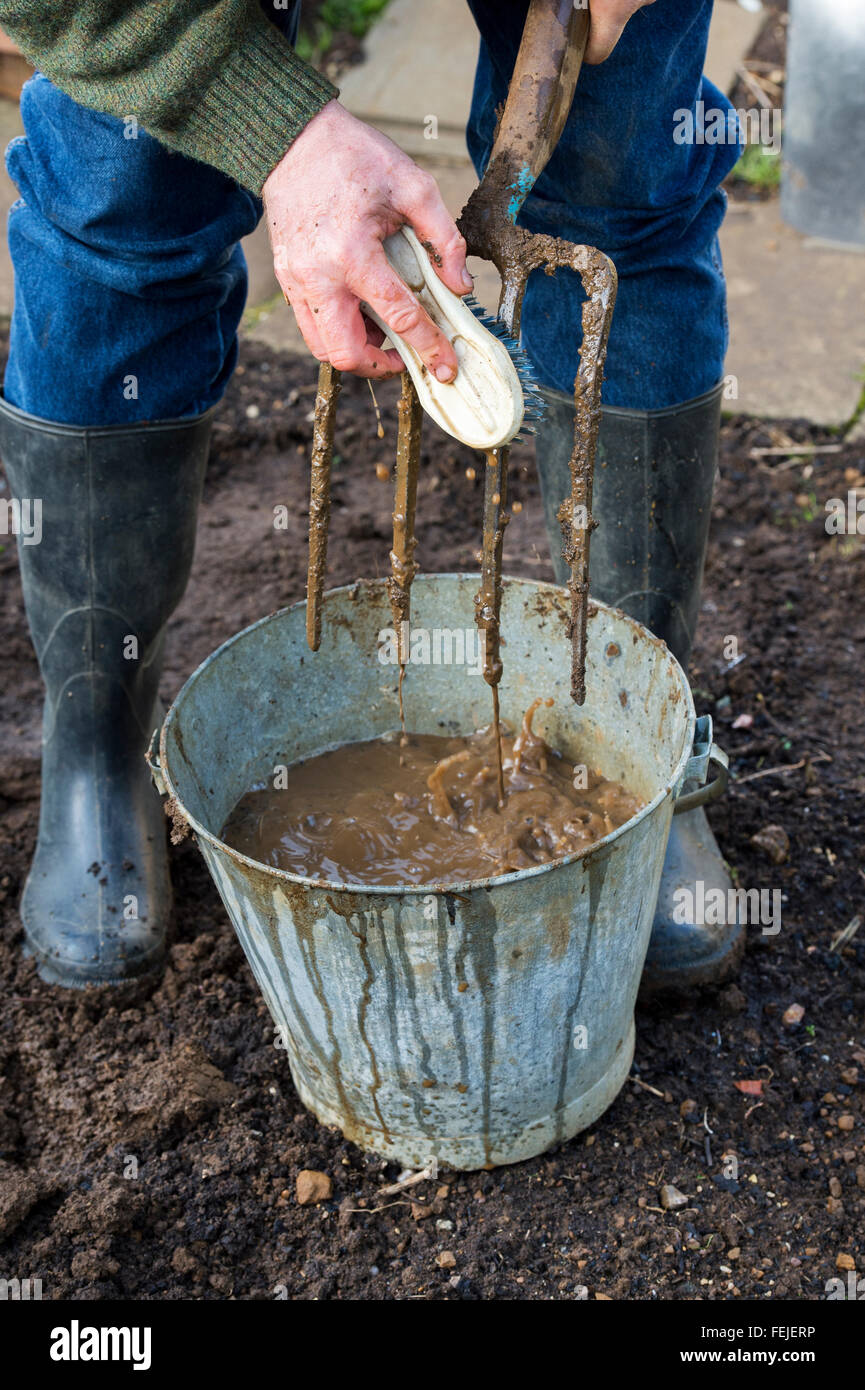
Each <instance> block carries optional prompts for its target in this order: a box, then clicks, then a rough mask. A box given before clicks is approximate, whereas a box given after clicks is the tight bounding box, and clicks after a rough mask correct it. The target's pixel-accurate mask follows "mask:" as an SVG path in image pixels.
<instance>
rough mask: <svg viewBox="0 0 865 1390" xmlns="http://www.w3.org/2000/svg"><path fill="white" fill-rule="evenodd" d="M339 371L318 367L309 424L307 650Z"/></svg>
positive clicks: (321, 572)
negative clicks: (311, 423)
mask: <svg viewBox="0 0 865 1390" xmlns="http://www.w3.org/2000/svg"><path fill="white" fill-rule="evenodd" d="M339 392H340V374H339V372H338V371H337V370H336V368H335V367H332V366H331V365H330V363H329V362H322V364H321V366H320V367H319V369H318V392H317V394H316V397H315V415H314V419H313V426H312V457H311V459H310V475H309V568H308V571H307V580H306V640H307V642H308V643H309V646H310V649H311V650H312V651H314V652H317V651H318V648H319V646H320V644H321V599H322V593H323V591H324V580H325V572H326V569H327V533H328V527H329V525H330V469H331V463H332V461H333V431H334V425H335V423H336V402H337V397H338V396H339Z"/></svg>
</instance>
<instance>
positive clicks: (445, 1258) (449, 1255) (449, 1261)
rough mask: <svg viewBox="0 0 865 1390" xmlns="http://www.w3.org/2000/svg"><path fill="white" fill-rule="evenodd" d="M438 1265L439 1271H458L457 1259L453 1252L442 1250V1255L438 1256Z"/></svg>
mask: <svg viewBox="0 0 865 1390" xmlns="http://www.w3.org/2000/svg"><path fill="white" fill-rule="evenodd" d="M436 1264H437V1265H438V1267H439V1269H456V1267H457V1257H456V1255H455V1254H454V1252H453V1251H452V1250H442V1252H441V1254H440V1255H436Z"/></svg>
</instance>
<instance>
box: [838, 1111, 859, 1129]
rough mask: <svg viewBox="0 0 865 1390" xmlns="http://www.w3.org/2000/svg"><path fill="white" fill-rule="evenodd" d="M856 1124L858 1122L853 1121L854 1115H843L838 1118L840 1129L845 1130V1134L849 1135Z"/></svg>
mask: <svg viewBox="0 0 865 1390" xmlns="http://www.w3.org/2000/svg"><path fill="white" fill-rule="evenodd" d="M855 1123H856V1121H855V1120H854V1119H853V1116H852V1115H848V1114H846V1113H845V1114H843V1115H839V1116H838V1128H839V1129H843V1130H844V1132H845V1133H849V1131H850V1130H851V1129H852V1128H853V1126H854V1125H855Z"/></svg>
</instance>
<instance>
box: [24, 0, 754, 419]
mask: <svg viewBox="0 0 865 1390" xmlns="http://www.w3.org/2000/svg"><path fill="white" fill-rule="evenodd" d="M469 3H470V5H471V8H472V11H473V13H474V15H475V18H476V20H477V22H478V26H479V28H480V31H481V35H482V41H481V50H480V56H479V60H478V69H477V76H476V81H475V90H474V98H473V103H472V114H471V121H470V125H469V131H468V140H469V149H470V152H471V154H472V158H473V159H474V160H475V163H476V165H477V167H478V169H480V168H482V167H483V164H484V161H485V159H486V157H487V155H488V153H489V148H490V145H491V141H492V130H493V125H494V120H495V115H494V113H495V108H496V106H497V105H498V104H499V102H501V101H502V100H503V99H504V95H505V92H506V89H507V82H508V78H509V76H510V72H511V68H512V64H513V59H514V55H515V53H516V49H517V46H518V42H519V36H520V33H521V31H522V23H523V19H524V16H525V10H526V0H509V3H502V2H501V0H469ZM268 12H269V13H270V14H271V15H272V17H275V18H277V19H279V20H280V22H281V23H282V24H283V26H284V27H287V28H290V27H291V26H292V25H293V22H294V18H295V16H294V14H293V13H288V14H286V13H285V12H281V11H277V12H273V11H272V10H268ZM710 12H711V3H710V0H656V4H654V5H652V6H650V7H649V8H648V9H645V10H642V11H639V12H638V13H637V14H636V15H635V17H634V18H633V19H632V20H631V22H630V24H629V25H628V27H627V29H626V30H625V34H624V36H623V38H622V40H621V41H620V43H619V45H618V47H617V49H616V51H615V52H614V54H613V55H612V57H611V58H610V59H608V61H607V62H606V63H604V64H603V65H601V66H600V67H597V68H584V69H583V71H582V73H581V75H580V81H579V84H578V88H577V96H576V99H575V102H574V107H573V110H572V112H571V116H570V118H569V120H568V124H567V126H566V129H565V132H564V135H563V137H562V140H561V142H560V145H559V148H558V149H557V150H556V152H555V154H554V155H553V157H552V159H551V161H550V163H549V165H548V167H547V169H546V171H545V172H544V174H543V175H542V176H541V178H540V179H539V180H538V183H537V185H536V189H535V191H534V192H533V194H532V195H531V196H530V197H529V199H528V200H527V202H526V204H525V207H524V209H523V212H522V214H521V217H520V221H521V222H522V223H523V225H525V226H527V227H529V228H531V229H532V230H535V231H545V232H555V233H556V234H557V235H559V236H565V237H567V238H569V239H570V240H572V241H583V242H588V243H589V244H592V245H595V246H598V247H600V249H601V250H603V251H606V252H607V253H608V254H609V255H610V256H611V257H612V258H613V260H614V261H615V263H616V267H617V269H618V272H619V297H618V302H617V305H616V311H615V315H614V321H613V329H612V333H611V337H610V349H609V354H608V358H607V371H606V381H605V385H604V400H605V401H606V402H607V403H608V404H611V405H619V406H622V405H624V406H632V407H638V408H643V409H649V408H653V407H656V406H664V405H672V404H675V403H677V402H679V401H683V400H688V399H690V398H692V397H693V396H696V395H699V394H700V393H701V392H702V391H704V390H707V389H709V388H710V387H711V386H713V385H714V384H715V382H717V381H718V380H719V378H720V377H721V375H722V366H723V358H724V351H725V348H726V338H727V325H726V315H725V307H724V281H723V273H722V270H721V262H720V256H719V253H718V246H717V229H718V226H719V224H720V221H721V218H722V216H723V212H724V194H723V193H722V192H721V191H720V190H719V187H718V185H719V183H720V181H721V179H722V178H723V177H724V175H725V174H726V173H727V171H728V169H729V168H730V166H731V165H732V163H733V162H734V160H735V158H736V157H737V154H738V150H737V148H736V147H735V146H730V145H726V146H720V145H715V146H710V145H694V146H687V145H676V144H675V143H674V141H673V138H672V131H673V124H674V121H673V112H674V111H675V110H676V109H677V108H691V107H693V105H694V103H695V102H696V101H697V100H698V99H700V98H702V99H703V100H704V101H705V102H706V105H707V107H709V106H715V107H722V108H724V107H726V105H727V102H726V99H725V98H724V97H722V96H721V94H720V93H719V92H718V91H717V90H716V89H715V88H713V87H712V86H711V84H709V83H708V82H707V81H706V80H705V79H704V78H702V76H701V73H702V63H703V58H704V54H705V45H706V34H707V30H708V22H709V15H710ZM21 110H22V116H23V120H24V127H25V135H24V136H23V137H22V138H20V139H18V140H13V141H12V143H11V145H10V146H9V149H8V151H7V156H6V161H7V168H8V170H9V173H10V175H11V177H12V178H13V179H14V180H15V182H16V184H17V185H18V188H19V191H20V194H21V197H20V199H19V200H18V201H17V202H16V203H15V204H14V205H13V207H12V210H11V212H10V215H9V246H10V251H11V255H12V260H13V265H14V269H15V308H14V313H13V318H12V329H11V342H10V354H9V364H8V367H7V371H6V378H5V382H4V391H5V395H6V398H7V399H8V400H9V401H10V402H11V403H12V404H13V405H16V406H18V407H19V408H20V409H22V410H26V411H28V412H29V413H31V414H34V415H38V416H40V417H42V418H43V419H50V420H55V421H59V422H62V423H67V424H78V425H103V424H132V423H136V422H139V421H144V420H154V419H166V418H177V417H180V416H184V415H191V414H197V413H199V412H200V411H202V410H205V409H207V407H208V406H210V405H212V404H213V403H214V402H215V401H217V400H218V399H219V398H220V397H221V395H222V393H223V391H224V390H225V387H226V385H227V383H228V381H229V379H230V376H231V373H232V370H233V368H234V363H235V360H236V355H237V326H238V323H239V321H240V316H241V314H242V312H243V306H244V300H245V295H246V283H247V281H246V266H245V262H244V258H243V253H242V251H241V249H240V247H239V245H238V242H239V239H240V238H241V237H243V236H245V235H247V234H248V233H249V232H251V231H252V230H253V228H254V227H255V225H256V223H257V221H258V219H259V217H260V214H261V205H260V202H259V200H258V199H257V198H255V197H253V195H252V194H251V193H249V192H248V191H247V190H245V189H243V188H240V187H239V186H238V185H237V184H236V183H234V182H233V181H232V180H230V179H228V178H227V177H226V176H225V175H224V174H221V173H219V172H218V171H217V170H215V169H212V168H210V167H209V166H207V165H204V164H199V163H196V162H195V161H194V160H190V159H186V158H184V157H183V156H181V155H177V154H172V153H170V152H169V151H168V150H166V149H164V148H163V147H162V146H161V145H159V144H158V143H157V141H155V140H153V139H152V138H151V137H150V136H149V135H147V133H146V132H144V131H142V130H135V127H134V125H132V124H131V123H128V122H124V121H121V120H117V119H116V118H114V117H111V116H105V115H101V114H98V113H96V112H93V111H90V110H88V109H86V108H84V107H82V106H79V105H77V104H76V103H75V102H73V101H72V100H71V98H69V97H67V96H65V95H64V94H63V93H62V92H60V91H59V90H58V89H57V88H56V87H54V86H53V85H52V83H51V82H49V81H48V80H47V78H45V77H42V76H40V75H37V76H36V77H34V78H33V79H31V81H30V82H28V83H27V85H26V86H25V88H24V92H23V94H22V101H21ZM581 298H582V291H581V286H580V284H579V279H578V277H577V276H576V275H574V274H573V273H572V272H569V271H559V272H557V275H556V277H555V279H554V280H553V279H550V278H549V277H547V276H545V275H543V274H536V275H535V276H533V277H532V280H531V282H530V285H529V289H528V292H527V295H526V303H525V309H524V313H523V336H524V341H525V345H526V348H527V350H528V352H529V355H530V357H531V358H532V360H533V362H534V364H535V367H536V370H537V372H538V375H539V377H540V379H541V380H542V381H543V382H545V383H547V384H549V385H552V386H556V387H558V388H559V389H561V390H565V391H570V390H571V389H572V387H573V380H574V376H575V373H576V365H577V350H578V347H579V340H580V303H581Z"/></svg>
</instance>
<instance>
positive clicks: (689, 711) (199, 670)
mask: <svg viewBox="0 0 865 1390" xmlns="http://www.w3.org/2000/svg"><path fill="white" fill-rule="evenodd" d="M480 578H481V575H480V573H478V572H475V571H465V570H463V571H447V572H445V571H442V572H439V571H429V572H426V573H424V574H418V575H416V576H415V579H414V583H415V584H422V583H424V582H425V581H428V580H431V579H433V580H441V579H455V580H460V581H471V582H473V583H476V582H479V581H480ZM502 586H503V588H504V587H509V588H510V587H514V586H520V587H525V588H527V589H535V590H537V589H543V590H547V591H551V592H553V593H555V594H557V595H566V596H567V598H568V601H570V595H569V592H568V589H567V587H566V586H565V585H563V584H553V583H551V582H550V581H549V580H545V579H529V578H524V577H523V576H522V575H507V576H506V575H503V576H502ZM361 588H371V589H381V590H384V591H385V592H386V590H387V579H384V578H382V579H355V580H353V581H352V583H351V584H340V585H338V586H337V587H336V588H334V589H328V590H326V591H325V593H324V595H323V598H324V599H325V600H327V599H328V598H329V597H331V596H335V595H337V594H349V593H352V592H355V593H356V592H357V590H358V589H361ZM306 604H307V600H306V599H305V598H303V599H298V600H297V601H296V602H295V603H291V604H288V605H287V606H286V607H285V608H277V609H275V610H274V612H272V613H266V614H265V616H264V617H263V618H257V619H256V621H255V622H254V623H250V624H249V625H248V626H247V627H244V628H241V629H240V631H239V632H235V633H233V634H232V636H231V637H227V638H226V640H225V641H224V642H221V643H220V645H219V646H218V647H216V648H215V649H214V650H213V651H212V652H211V653H210V655H209V656H207V657H205V659H204V661H202V662H201V663H200V664H199V665H198V666H197V667H196V668H195V670H194V671H193V672H192V674H191V675H190V676H188V677H187V679H186V680H185V681H184V683H183V685H182V686H181V688H180V690H179V691H178V692H177V695H176V696H175V697H174V699H173V700H172V702H171V705H170V706H169V708H168V710H167V712H166V714H165V716H164V718H163V720H162V725H161V728H160V730H159V775H160V777H161V780H162V782H163V784H164V788H165V793H166V796H167V798H168V802H170V803H171V804H172V805H173V807H174V810H175V813H176V814H179V816H180V817H181V819H182V820H184V821H185V822H186V824H187V825H188V826H189V828H190V830H191V831H192V832H193V833H194V834H195V835H196V837H197V838H199V839H203V840H206V841H207V843H208V844H209V845H210V846H211V848H212V849H213V850H215V851H217V852H218V853H220V854H223V855H225V856H227V857H228V858H229V859H232V860H234V862H235V863H237V864H238V865H242V866H244V867H245V868H250V869H254V870H256V871H257V872H258V873H262V874H266V875H268V877H269V878H271V879H273V880H274V881H275V882H276V883H290V884H292V885H294V886H297V887H300V888H315V889H318V890H322V891H326V892H328V893H346V894H355V895H359V896H364V897H393V896H397V897H398V896H404V895H412V896H415V895H417V896H423V895H424V894H429V893H443V894H450V895H452V896H454V897H458V896H460V895H461V894H467V893H471V892H476V891H477V890H479V889H482V890H489V889H492V888H498V887H508V886H510V885H512V884H514V883H517V882H519V881H522V880H523V879H528V878H537V877H538V876H539V875H541V874H545V873H549V871H550V870H551V869H561V868H565V867H566V866H568V865H571V864H575V863H578V862H579V861H580V860H588V859H589V858H591V857H593V856H595V855H598V854H599V853H601V852H604V853H606V852H607V851H609V850H611V849H612V848H613V847H614V846H615V844H616V842H617V841H618V840H619V839H621V838H622V836H623V835H624V834H625V832H626V831H628V832H629V831H631V830H633V829H635V828H636V826H637V825H639V823H640V822H641V821H643V820H646V819H648V817H649V816H650V815H652V813H653V812H654V811H655V810H657V808H658V807H659V806H660V805H661V803H662V802H663V801H664V800H665V798H666V797H668V796H672V795H673V794H674V792H675V789H676V788H678V787H679V785H680V783H681V781H682V777H683V775H684V772H685V768H686V766H687V763H688V760H689V758H690V756H691V750H692V746H693V742H694V732H695V727H696V719H697V716H696V710H695V708H694V698H693V695H692V694H691V686H690V683H689V681H688V677H687V675H686V674H685V672H684V671H683V669H682V667H681V665H680V663H679V661H678V660H677V658H676V657H675V656H674V655H673V653H672V652H671V651H670V649H669V647H668V646H667V644H666V642H664V640H663V639H662V638H661V637H656V636H655V634H654V633H653V632H651V631H650V630H649V628H647V627H645V626H644V624H643V623H640V622H638V621H637V619H636V618H632V617H631V616H630V614H629V613H625V612H623V611H622V609H621V608H616V607H614V605H613V604H610V603H604V602H603V601H602V600H601V599H595V598H592V597H591V595H590V596H589V608H590V611H589V617H590V618H591V617H592V611H591V610H592V609H594V610H596V611H598V610H601V611H603V612H605V613H612V614H614V615H615V616H616V617H617V618H620V619H622V620H623V621H624V622H625V623H626V624H628V625H629V626H630V627H631V628H632V629H633V630H634V632H636V633H637V634H638V635H639V637H640V638H641V639H643V640H647V641H648V642H649V643H650V645H652V646H655V647H657V648H660V649H662V651H663V652H664V653H666V655H667V657H668V658H669V660H670V662H671V664H672V668H673V671H674V672H675V674H676V675H677V677H678V680H679V684H680V688H681V689H682V690H683V691H684V695H685V714H686V737H685V739H684V743H683V747H682V752H681V753H680V755H679V760H678V762H677V764H676V767H675V770H674V772H673V774H672V776H671V777H669V778H668V779H667V780H666V781H665V782H664V783H663V785H662V786H661V787H660V788H659V790H658V791H657V792H656V793H655V795H654V796H653V797H652V799H651V801H648V802H647V803H646V805H645V806H642V807H641V808H640V810H639V811H638V812H637V814H636V815H635V816H632V817H631V819H630V820H627V821H625V822H624V823H623V824H622V825H619V826H617V827H616V828H615V830H611V831H610V832H609V834H608V835H605V836H604V837H603V839H600V840H596V841H595V843H594V844H592V845H588V846H587V847H586V848H584V849H580V850H574V851H573V853H571V854H566V855H562V856H561V858H559V859H550V860H548V861H547V862H546V863H544V864H533V865H531V867H529V868H524V869H516V870H511V872H510V873H506V874H493V875H490V877H489V878H475V879H465V880H461V881H460V882H458V883H383V884H374V883H345V882H343V881H342V880H341V879H329V878H311V877H309V876H307V875H304V874H296V873H292V872H290V871H289V870H288V869H277V868H275V867H274V866H273V865H271V864H262V863H261V861H260V860H258V859H252V858H250V856H249V855H247V854H243V853H241V851H240V850H237V849H234V848H233V847H232V846H231V845H228V844H226V843H225V841H224V840H222V839H220V837H219V836H218V835H215V834H214V833H213V831H212V830H208V829H207V827H206V826H204V825H202V824H201V822H200V821H199V820H198V819H197V818H196V817H195V816H193V814H192V812H191V811H189V810H188V809H187V807H186V806H185V804H184V802H183V801H182V799H181V797H180V796H179V794H178V792H177V789H176V787H175V785H174V781H173V779H172V776H171V770H170V767H169V764H168V757H167V742H166V740H167V736H168V733H169V731H170V729H171V726H172V724H174V723H175V722H176V720H177V717H178V712H179V709H180V707H181V706H182V703H183V701H184V699H185V698H186V697H187V696H188V693H189V691H190V690H191V688H192V687H193V686H194V684H195V682H196V681H197V680H198V678H199V677H200V676H202V675H203V674H204V672H205V671H206V670H207V669H208V668H209V667H210V666H211V665H212V664H214V663H215V662H216V660H217V658H218V657H221V656H222V655H223V653H224V652H226V651H227V650H228V649H229V648H230V647H232V646H234V644H235V643H236V642H239V641H241V640H242V639H244V638H246V637H248V636H249V635H250V634H251V633H253V632H255V631H256V630H257V629H258V628H260V627H264V626H265V625H267V624H268V623H272V622H277V621H278V620H279V619H281V618H284V617H285V616H286V615H287V614H288V613H293V612H295V611H296V610H297V609H300V608H306Z"/></svg>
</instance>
